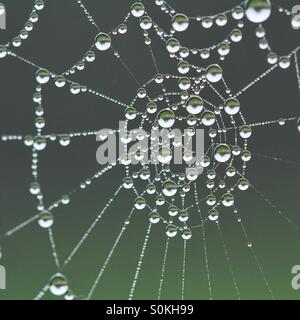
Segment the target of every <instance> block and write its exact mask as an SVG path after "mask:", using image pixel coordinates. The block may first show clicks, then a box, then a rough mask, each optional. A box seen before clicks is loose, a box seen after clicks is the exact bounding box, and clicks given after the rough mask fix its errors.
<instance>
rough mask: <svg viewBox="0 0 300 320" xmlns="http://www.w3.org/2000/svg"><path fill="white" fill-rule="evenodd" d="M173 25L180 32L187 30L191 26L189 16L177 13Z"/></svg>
mask: <svg viewBox="0 0 300 320" xmlns="http://www.w3.org/2000/svg"><path fill="white" fill-rule="evenodd" d="M172 26H173V28H174V30H176V31H178V32H182V31H185V30H186V29H187V28H188V27H189V18H188V17H187V16H186V15H184V14H181V13H179V14H176V15H175V16H174V17H173V19H172Z"/></svg>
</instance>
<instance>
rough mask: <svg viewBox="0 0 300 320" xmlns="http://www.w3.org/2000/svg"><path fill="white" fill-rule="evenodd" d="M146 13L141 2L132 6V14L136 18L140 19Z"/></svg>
mask: <svg viewBox="0 0 300 320" xmlns="http://www.w3.org/2000/svg"><path fill="white" fill-rule="evenodd" d="M144 13H145V7H144V5H143V4H142V3H141V2H135V3H134V4H133V5H132V6H131V14H132V15H133V16H134V17H136V18H140V17H141V16H142V15H143V14H144Z"/></svg>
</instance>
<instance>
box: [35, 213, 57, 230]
mask: <svg viewBox="0 0 300 320" xmlns="http://www.w3.org/2000/svg"><path fill="white" fill-rule="evenodd" d="M53 222H54V218H53V214H52V213H51V212H49V211H43V212H42V213H41V214H40V218H39V220H38V223H39V225H40V227H42V228H44V229H47V228H50V227H51V226H52V225H53Z"/></svg>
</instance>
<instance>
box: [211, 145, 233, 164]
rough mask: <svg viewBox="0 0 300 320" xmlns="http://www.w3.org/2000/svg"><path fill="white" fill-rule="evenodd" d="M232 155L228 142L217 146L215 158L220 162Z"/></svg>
mask: <svg viewBox="0 0 300 320" xmlns="http://www.w3.org/2000/svg"><path fill="white" fill-rule="evenodd" d="M230 157H231V150H230V148H229V146H228V145H227V144H219V145H218V146H217V147H216V148H215V159H216V160H217V161H218V162H226V161H228V160H229V159H230Z"/></svg>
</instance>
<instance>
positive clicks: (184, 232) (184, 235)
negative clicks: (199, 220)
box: [181, 228, 192, 240]
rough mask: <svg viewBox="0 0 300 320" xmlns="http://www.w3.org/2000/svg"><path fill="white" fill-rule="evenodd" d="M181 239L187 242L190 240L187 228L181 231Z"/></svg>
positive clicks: (189, 230)
mask: <svg viewBox="0 0 300 320" xmlns="http://www.w3.org/2000/svg"><path fill="white" fill-rule="evenodd" d="M181 237H182V239H183V240H189V239H191V238H192V230H191V229H189V228H186V229H184V230H183V231H182V234H181Z"/></svg>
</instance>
